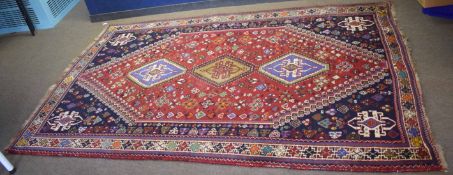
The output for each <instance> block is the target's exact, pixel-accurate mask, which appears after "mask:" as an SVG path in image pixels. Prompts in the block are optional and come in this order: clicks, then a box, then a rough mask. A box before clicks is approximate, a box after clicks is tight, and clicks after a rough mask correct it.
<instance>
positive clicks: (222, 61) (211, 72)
mask: <svg viewBox="0 0 453 175" xmlns="http://www.w3.org/2000/svg"><path fill="white" fill-rule="evenodd" d="M252 70H253V65H252V64H250V63H247V62H245V61H242V60H239V59H234V58H232V57H230V56H222V57H219V58H217V59H214V60H211V61H209V62H206V63H204V64H201V65H200V66H197V67H195V68H194V69H193V73H194V75H195V76H197V77H199V78H201V79H203V80H206V81H207V82H209V83H211V84H214V85H217V86H222V85H224V84H226V83H229V82H232V81H234V80H236V79H239V78H241V77H243V76H245V75H247V74H248V73H250V72H251V71H252Z"/></svg>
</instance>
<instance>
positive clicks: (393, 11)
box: [385, 0, 448, 172]
mask: <svg viewBox="0 0 453 175" xmlns="http://www.w3.org/2000/svg"><path fill="white" fill-rule="evenodd" d="M385 2H386V3H387V6H388V7H389V10H390V12H391V14H390V16H391V19H392V20H393V21H392V22H393V23H394V24H395V26H396V27H397V29H398V30H397V33H399V35H400V36H401V40H402V41H403V46H402V47H404V49H405V50H406V52H407V58H408V60H409V63H410V64H409V65H410V68H411V69H412V71H413V73H414V77H415V82H416V85H417V91H418V92H417V93H418V94H419V95H420V99H421V100H420V104H421V105H420V108H421V111H422V113H423V114H424V116H423V119H424V120H423V121H424V124H423V125H424V126H425V132H426V135H427V136H428V138H429V142H431V144H432V145H433V149H434V152H436V153H437V157H438V158H439V160H440V162H439V163H440V165H441V166H442V170H441V171H444V172H447V169H448V165H447V161H446V160H445V157H444V152H443V148H442V146H441V145H440V144H437V141H436V140H435V138H434V137H433V133H432V130H431V127H430V122H429V117H428V114H427V112H426V109H425V105H424V102H423V100H424V98H423V97H424V95H423V92H422V89H421V87H422V86H421V84H420V78H419V76H418V74H417V72H416V71H415V67H416V66H415V65H416V63H415V59H414V58H413V57H412V53H413V51H412V49H411V48H410V47H409V39H408V37H407V35H406V34H405V33H404V32H403V31H402V30H401V29H400V28H399V27H398V23H399V22H398V18H397V17H396V9H395V6H394V5H393V4H392V2H391V0H385Z"/></svg>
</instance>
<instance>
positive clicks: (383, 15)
mask: <svg viewBox="0 0 453 175" xmlns="http://www.w3.org/2000/svg"><path fill="white" fill-rule="evenodd" d="M360 14H368V15H373V16H374V17H375V19H376V22H377V26H378V30H379V32H380V35H381V38H382V41H383V44H384V48H385V50H386V56H387V58H388V61H389V63H390V65H398V66H399V67H401V68H402V69H399V70H398V71H401V72H403V73H405V75H408V76H404V77H403V76H400V75H398V74H395V73H394V71H396V70H392V69H393V68H395V69H396V68H398V67H396V66H395V67H390V70H391V72H392V79H393V80H394V81H396V82H395V84H396V85H397V87H400V88H397V89H395V90H396V93H397V94H401V95H408V96H411V97H412V98H406V99H401V98H399V99H398V103H399V104H403V102H408V101H409V102H413V104H414V108H411V109H404V108H403V109H402V111H401V114H402V115H403V116H402V118H403V120H402V122H403V123H404V124H405V129H406V131H408V129H410V128H413V129H414V128H415V129H416V131H417V134H418V135H417V136H410V137H409V138H408V139H409V140H410V145H409V146H410V148H417V147H418V148H426V149H427V150H428V153H429V155H430V157H431V159H430V160H429V162H428V160H426V161H423V160H410V161H387V163H385V165H382V164H373V162H371V161H369V162H368V163H366V164H363V162H355V161H345V162H343V161H334V162H328V161H327V162H326V161H320V164H315V163H313V162H311V163H307V162H306V163H288V162H271V161H269V160H258V157H255V158H253V159H249V158H247V157H239V155H234V156H233V157H226V155H225V156H224V157H223V158H218V157H210V156H207V155H205V154H195V153H190V152H184V153H180V154H177V155H173V154H170V153H169V154H162V153H159V152H158V151H157V150H156V152H155V153H153V154H146V155H145V154H141V153H140V151H138V150H131V149H130V148H124V149H120V150H115V152H112V151H110V152H90V151H87V150H84V151H82V150H80V149H76V148H72V149H71V147H63V146H58V147H51V146H48V145H45V144H43V145H39V146H31V145H23V144H22V143H24V142H23V141H32V140H36V139H46V138H40V137H36V136H34V134H36V133H37V131H38V129H39V128H40V126H41V125H43V124H44V123H43V121H46V119H47V118H48V117H49V116H50V113H51V112H52V111H53V110H54V109H55V106H56V104H58V102H59V101H60V100H61V99H62V97H63V96H64V95H65V94H66V93H67V90H68V89H69V88H70V87H71V86H72V85H73V84H74V83H75V82H76V80H77V78H78V76H79V74H80V73H81V72H82V71H85V70H86V67H87V65H88V63H89V62H90V61H91V60H92V59H93V57H94V56H95V55H96V54H97V53H98V52H99V50H100V49H101V48H102V47H103V46H104V45H105V43H106V42H107V41H108V40H109V39H110V38H111V37H112V36H113V35H114V34H115V33H116V32H121V31H123V32H124V31H129V30H135V29H153V28H163V27H172V26H187V25H197V24H210V23H218V22H228V21H232V22H234V21H248V20H261V19H263V18H265V19H274V18H291V17H298V16H306V17H309V16H319V15H360ZM193 19H195V20H193ZM395 38H396V40H395ZM73 64H74V66H71V67H70V68H69V69H67V70H68V71H67V72H66V73H65V75H64V77H63V78H62V79H61V81H59V82H58V84H56V86H54V87H52V88H51V89H50V90H49V93H48V94H47V95H46V96H45V98H43V101H42V103H41V105H40V106H39V107H38V108H37V109H36V110H35V111H34V112H33V114H32V115H31V116H30V117H31V118H30V120H28V121H29V122H26V123H25V127H24V129H22V130H21V131H20V132H19V133H18V136H17V137H16V139H14V140H13V142H12V143H11V145H10V147H9V148H8V149H7V151H8V152H10V153H17V154H32V155H48V156H73V157H104V158H117V159H160V160H183V161H192V162H203V163H216V164H227V165H241V166H250V167H258V166H261V167H285V168H294V169H305V170H308V169H310V170H320V169H321V170H331V171H370V172H392V171H395V172H404V171H440V170H445V169H446V166H445V162H444V160H443V159H442V158H441V155H440V153H439V150H438V148H437V147H436V145H435V143H434V142H433V139H432V136H431V132H430V130H429V124H428V122H427V119H426V116H425V114H426V112H425V109H424V107H423V101H422V99H421V90H420V85H419V84H418V82H417V78H416V75H415V72H414V68H413V65H412V64H411V58H410V56H409V55H408V51H407V47H406V46H405V43H404V41H403V40H402V36H401V33H400V32H399V31H398V29H397V27H396V24H395V21H394V19H393V16H392V12H391V3H390V2H385V3H368V4H353V5H335V6H318V7H308V8H297V9H286V10H271V11H261V12H253V13H242V14H233V15H225V14H223V15H215V16H204V17H199V18H195V17H194V18H191V19H176V20H168V21H153V22H149V23H140V24H133V25H130V24H129V25H112V26H109V27H108V28H106V30H105V31H104V32H103V33H102V34H101V35H100V36H99V38H98V39H97V40H96V43H94V44H92V45H90V47H89V48H87V49H86V50H85V51H84V52H83V53H82V55H81V56H80V57H77V59H76V60H75V61H74V63H73ZM87 71H89V70H87ZM401 82H408V84H403V83H401ZM403 87H404V88H407V89H406V91H404V92H403V91H401V89H403ZM408 121H412V123H411V125H408V124H407V122H408ZM414 122H415V123H414ZM48 139H53V140H55V139H63V140H65V138H48ZM418 139H421V140H418ZM112 140H113V141H119V140H121V142H123V141H124V142H125V143H130V142H134V139H128V138H119V139H98V138H90V139H87V138H75V139H74V138H66V141H73V142H74V144H75V143H79V142H80V141H93V143H97V144H108V142H107V141H112ZM420 142H421V143H422V144H421V145H420V144H418V143H420ZM28 143H30V142H28ZM304 146H306V145H304ZM311 146H312V147H316V148H322V147H324V148H325V147H329V146H322V145H316V144H313V145H311ZM357 148H359V147H357ZM362 148H363V149H366V148H369V147H362ZM317 150H318V149H317ZM307 159H309V158H306V159H305V160H307ZM357 163H359V164H357ZM377 163H379V162H377Z"/></svg>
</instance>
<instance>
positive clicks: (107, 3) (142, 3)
mask: <svg viewBox="0 0 453 175" xmlns="http://www.w3.org/2000/svg"><path fill="white" fill-rule="evenodd" d="M201 1H207V0H85V2H86V5H87V7H88V11H89V12H90V14H91V15H96V14H102V13H111V12H119V11H127V10H134V9H141V8H150V7H159V6H166V5H175V4H184V3H192V2H201Z"/></svg>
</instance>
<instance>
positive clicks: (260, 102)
mask: <svg viewBox="0 0 453 175" xmlns="http://www.w3.org/2000/svg"><path fill="white" fill-rule="evenodd" d="M389 8H390V7H389V4H388V3H377V4H363V5H349V6H325V7H313V8H298V9H286V10H275V11H264V12H255V13H244V14H233V15H221V16H209V17H200V18H193V19H180V20H170V21H162V22H150V23H142V24H130V25H113V26H110V27H108V28H107V30H106V31H105V32H104V33H103V34H102V35H101V36H100V38H99V39H98V40H97V42H96V43H95V44H94V45H92V46H91V47H90V48H89V49H88V50H87V51H86V52H85V53H84V54H83V55H82V56H80V57H79V58H78V59H77V61H76V62H75V63H74V65H73V66H72V67H71V69H70V70H69V71H68V72H67V73H66V75H65V76H64V79H63V80H62V81H61V82H60V83H58V84H57V86H56V87H55V89H54V90H53V91H51V93H50V94H49V96H48V97H47V99H46V101H44V103H43V104H42V105H41V107H40V108H38V110H37V111H36V112H35V113H34V115H33V118H32V119H31V120H30V122H29V123H28V124H27V125H26V127H25V129H24V130H23V131H21V133H20V135H19V137H17V139H16V140H15V141H14V143H13V144H12V145H11V147H10V148H9V149H8V150H9V151H10V152H12V153H25V154H38V155H66V156H83V157H111V158H128V159H165V160H187V161H196V162H209V163H219V164H232V165H243V166H267V167H288V168H296V169H324V170H342V171H345V170H349V171H427V170H441V169H443V167H442V165H441V160H440V158H439V154H438V152H437V149H436V147H435V146H434V144H433V143H432V141H431V136H430V135H429V130H428V126H427V122H426V119H425V116H424V111H423V106H422V101H421V97H420V95H419V89H418V86H417V82H416V80H415V75H414V71H413V69H412V67H411V64H410V60H409V56H408V55H407V51H406V47H405V46H404V43H403V42H402V41H401V36H400V34H399V32H398V30H397V28H396V27H395V24H394V22H393V18H392V16H391V13H390V10H389Z"/></svg>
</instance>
